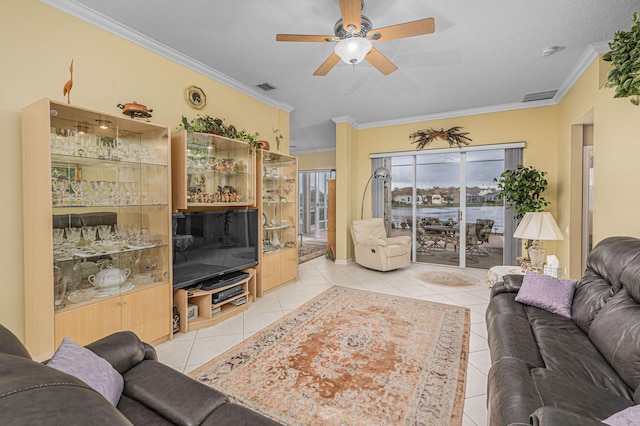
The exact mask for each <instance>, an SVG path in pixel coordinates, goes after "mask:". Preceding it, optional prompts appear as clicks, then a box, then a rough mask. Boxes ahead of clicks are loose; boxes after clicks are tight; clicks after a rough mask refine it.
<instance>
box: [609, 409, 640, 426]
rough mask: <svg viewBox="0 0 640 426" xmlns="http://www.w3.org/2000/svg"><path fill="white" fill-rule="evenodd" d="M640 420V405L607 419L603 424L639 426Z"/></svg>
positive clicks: (610, 425)
mask: <svg viewBox="0 0 640 426" xmlns="http://www.w3.org/2000/svg"><path fill="white" fill-rule="evenodd" d="M639 419H640V405H634V406H633V407H629V408H625V409H624V410H622V411H618V412H617V413H615V414H613V415H611V416H610V417H607V418H606V419H604V420H603V421H602V423H604V424H606V425H609V426H633V425H634V424H636V425H637V424H638V422H639Z"/></svg>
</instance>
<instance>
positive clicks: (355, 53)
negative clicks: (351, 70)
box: [333, 37, 372, 65]
mask: <svg viewBox="0 0 640 426" xmlns="http://www.w3.org/2000/svg"><path fill="white" fill-rule="evenodd" d="M371 47H372V44H371V42H370V41H369V40H367V39H366V38H363V37H349V38H345V39H344V40H340V41H339V42H338V44H336V47H335V48H334V49H333V51H334V52H335V53H336V55H338V56H339V57H340V59H342V61H343V62H346V63H347V64H353V65H355V64H357V63H359V62H362V60H363V59H364V57H365V56H367V53H369V52H370V51H371Z"/></svg>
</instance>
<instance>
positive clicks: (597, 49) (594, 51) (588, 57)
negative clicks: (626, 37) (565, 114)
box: [553, 42, 610, 103]
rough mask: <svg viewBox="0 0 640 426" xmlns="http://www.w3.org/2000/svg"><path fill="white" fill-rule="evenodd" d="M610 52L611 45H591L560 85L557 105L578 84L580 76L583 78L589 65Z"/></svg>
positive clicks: (555, 97)
mask: <svg viewBox="0 0 640 426" xmlns="http://www.w3.org/2000/svg"><path fill="white" fill-rule="evenodd" d="M609 50H610V49H609V43H607V42H603V43H594V44H590V45H589V46H588V47H587V50H585V51H584V53H583V54H582V56H581V57H580V59H579V60H578V62H577V63H576V65H575V66H574V67H573V69H572V70H571V72H570V73H569V75H567V78H565V79H564V81H563V82H562V84H561V85H560V88H559V89H558V91H557V92H556V94H555V96H554V97H553V100H554V101H555V103H559V102H560V101H561V100H562V98H564V95H566V94H567V92H569V90H570V89H571V88H572V87H573V85H574V84H576V82H577V81H578V79H579V78H580V76H582V74H583V73H584V72H585V71H586V70H587V68H589V65H591V64H592V63H593V61H594V60H596V58H598V56H600V55H602V54H604V53H607V52H608V51H609Z"/></svg>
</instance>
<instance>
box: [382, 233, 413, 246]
mask: <svg viewBox="0 0 640 426" xmlns="http://www.w3.org/2000/svg"><path fill="white" fill-rule="evenodd" d="M384 241H385V245H388V244H399V245H401V246H408V245H409V244H411V237H409V236H407V235H400V236H399V237H389V238H386V239H385V240H384Z"/></svg>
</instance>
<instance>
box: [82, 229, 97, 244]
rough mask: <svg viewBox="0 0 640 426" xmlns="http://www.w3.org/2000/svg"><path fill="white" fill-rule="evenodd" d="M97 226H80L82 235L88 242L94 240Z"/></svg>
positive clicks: (93, 241)
mask: <svg viewBox="0 0 640 426" xmlns="http://www.w3.org/2000/svg"><path fill="white" fill-rule="evenodd" d="M97 229H98V228H97V227H95V226H86V225H85V226H83V227H82V237H83V238H84V239H85V240H86V241H87V242H88V243H90V244H92V243H95V241H96V230H97Z"/></svg>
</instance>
